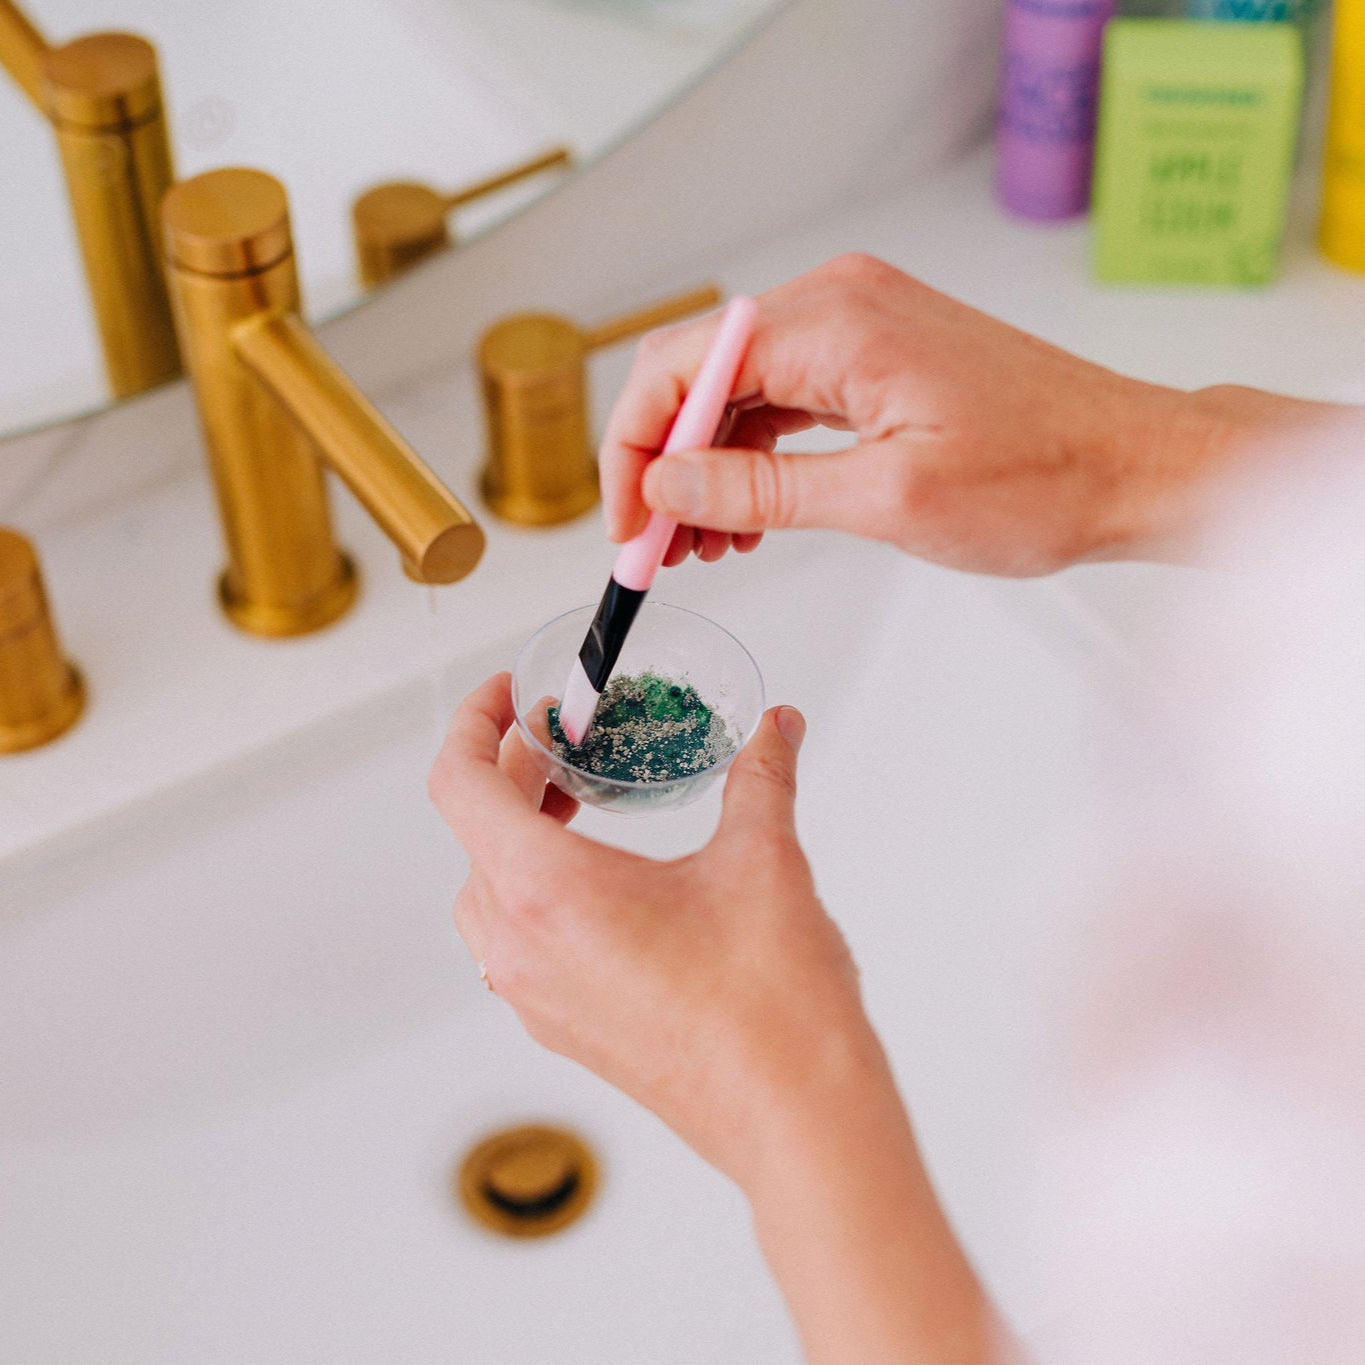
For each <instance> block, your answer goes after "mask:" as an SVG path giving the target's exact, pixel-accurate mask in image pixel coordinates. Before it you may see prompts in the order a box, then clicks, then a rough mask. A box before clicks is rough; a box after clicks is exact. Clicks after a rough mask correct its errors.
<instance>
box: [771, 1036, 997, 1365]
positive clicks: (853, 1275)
mask: <svg viewBox="0 0 1365 1365" xmlns="http://www.w3.org/2000/svg"><path fill="white" fill-rule="evenodd" d="M827 1070H828V1071H831V1072H833V1073H834V1074H826V1075H825V1076H822V1077H819V1078H817V1079H816V1080H815V1081H814V1082H811V1083H809V1084H808V1085H806V1087H805V1088H804V1089H803V1090H802V1092H801V1093H800V1094H799V1095H797V1096H795V1097H794V1099H793V1102H792V1103H791V1104H790V1105H789V1106H788V1108H787V1111H786V1112H785V1113H784V1115H783V1116H782V1118H780V1119H779V1120H778V1122H777V1124H776V1125H775V1131H774V1133H773V1135H772V1138H771V1143H772V1145H771V1147H770V1148H769V1150H768V1152H767V1154H766V1156H765V1159H764V1160H763V1161H762V1162H761V1163H758V1164H757V1165H756V1167H755V1171H754V1174H753V1175H752V1176H751V1177H750V1179H749V1180H748V1181H746V1182H745V1183H746V1193H747V1194H748V1196H749V1199H750V1203H751V1206H752V1208H753V1213H754V1222H755V1227H756V1229H757V1232H758V1237H759V1242H760V1244H761V1246H762V1248H763V1253H764V1255H765V1257H766V1258H767V1261H768V1264H769V1266H770V1267H771V1269H772V1271H773V1274H774V1276H775V1277H776V1279H777V1281H778V1284H779V1285H780V1287H781V1289H782V1292H783V1294H784V1296H785V1298H786V1300H787V1303H788V1306H789V1308H790V1310H791V1313H792V1316H793V1317H794V1319H795V1321H796V1324H797V1328H798V1330H799V1332H800V1334H801V1340H802V1344H803V1346H804V1348H805V1352H806V1358H807V1361H808V1362H809V1365H904V1363H906V1362H914V1363H915V1365H984V1363H985V1362H988V1361H992V1360H994V1359H996V1357H995V1355H994V1354H993V1351H994V1349H995V1347H996V1346H997V1345H998V1344H999V1342H1000V1340H1001V1337H1002V1334H1001V1332H1000V1328H999V1324H998V1322H997V1320H996V1318H995V1316H994V1314H993V1311H992V1309H991V1306H990V1303H989V1301H988V1299H987V1297H986V1295H985V1293H984V1291H983V1290H982V1288H981V1285H980V1283H979V1281H978V1280H977V1278H976V1275H975V1273H974V1272H973V1270H972V1268H971V1266H970V1265H969V1264H968V1262H967V1259H966V1256H965V1255H964V1253H963V1251H962V1249H961V1247H960V1246H959V1244H958V1242H957V1238H956V1237H955V1235H954V1233H953V1231H952V1229H951V1227H950V1226H949V1224H948V1222H947V1219H946V1218H945V1216H944V1214H943V1210H942V1208H941V1207H940V1205H939V1202H938V1199H937V1196H936V1195H935V1193H934V1190H933V1187H932V1185H931V1184H930V1181H929V1178H928V1175H927V1173H926V1171H925V1169H924V1165H923V1162H922V1161H921V1159H920V1154H919V1149H918V1147H917V1145H916V1143H915V1139H914V1135H913V1133H912V1131H911V1127H910V1121H909V1119H908V1117H907V1116H906V1113H905V1110H904V1107H903V1106H902V1104H901V1102H900V1098H899V1096H898V1094H897V1093H896V1089H895V1085H894V1082H893V1080H892V1078H891V1075H890V1072H889V1069H888V1068H887V1066H886V1063H885V1060H884V1057H883V1055H882V1053H881V1050H880V1047H878V1046H877V1045H876V1043H875V1040H872V1041H870V1043H868V1044H867V1045H859V1046H857V1047H855V1048H853V1049H851V1050H850V1052H849V1055H848V1057H847V1058H846V1060H844V1061H843V1062H842V1063H841V1064H840V1065H839V1066H838V1067H837V1068H827Z"/></svg>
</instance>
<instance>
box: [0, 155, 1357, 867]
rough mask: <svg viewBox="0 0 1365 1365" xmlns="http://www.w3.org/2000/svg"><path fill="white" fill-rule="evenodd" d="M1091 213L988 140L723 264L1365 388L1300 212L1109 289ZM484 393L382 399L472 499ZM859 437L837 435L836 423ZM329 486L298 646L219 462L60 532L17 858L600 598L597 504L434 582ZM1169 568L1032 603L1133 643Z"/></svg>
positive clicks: (1342, 306)
mask: <svg viewBox="0 0 1365 1365" xmlns="http://www.w3.org/2000/svg"><path fill="white" fill-rule="evenodd" d="M1087 233H1088V229H1087V227H1086V225H1085V224H1084V223H1077V224H1072V225H1068V226H1064V227H1060V228H1059V227H1047V228H1044V227H1034V226H1030V225H1025V224H1020V223H1018V222H1015V221H1013V220H1010V219H1008V218H1006V217H1004V216H1003V215H1002V214H1000V213H999V212H998V211H997V210H996V209H995V207H994V206H993V204H992V202H991V198H990V192H989V157H988V155H987V154H986V153H984V152H981V153H978V154H975V155H973V156H972V157H970V158H969V159H967V160H966V161H964V162H963V163H961V164H960V165H958V166H955V167H953V168H952V169H950V170H949V171H947V172H945V173H943V174H941V175H939V176H937V177H934V178H932V179H928V180H926V181H925V182H924V183H922V184H920V185H917V186H916V187H914V188H913V189H911V190H908V191H905V192H902V193H899V194H896V195H894V196H892V197H888V198H886V199H884V200H882V201H880V202H877V203H873V204H870V205H867V206H863V207H860V208H858V209H856V210H853V211H849V212H847V213H844V214H841V215H838V216H833V217H830V218H828V219H826V220H824V221H821V222H818V223H812V224H809V225H808V226H806V227H803V228H802V229H801V230H799V231H796V232H793V233H790V234H788V235H786V236H784V237H783V238H781V239H779V240H776V241H773V242H770V243H768V244H766V245H764V246H763V247H762V248H761V249H759V250H755V251H752V252H750V253H748V254H746V255H744V256H742V257H739V258H736V259H733V260H730V261H725V262H720V263H718V267H719V268H718V269H717V270H716V274H717V276H718V277H719V278H720V279H722V280H723V281H724V283H725V284H726V285H727V287H729V288H731V289H734V290H744V291H748V292H753V291H757V290H761V289H764V288H766V287H769V286H771V285H773V284H775V283H777V282H779V281H781V280H783V279H786V278H788V277H790V276H791V275H794V274H796V273H798V272H800V271H802V270H804V269H807V268H809V267H811V266H813V265H815V264H817V263H818V262H820V261H821V260H824V259H826V258H827V257H829V256H831V255H834V254H836V253H838V252H840V251H843V250H848V249H854V248H856V249H859V250H865V251H870V252H873V253H874V254H877V255H880V256H883V257H885V258H886V259H888V260H890V261H892V262H894V263H895V264H897V265H899V266H901V267H903V268H904V269H907V270H910V271H913V272H914V273H916V274H918V275H920V276H921V277H923V278H924V279H926V280H927V281H928V282H929V283H931V284H934V285H936V286H937V287H939V288H942V289H945V290H947V291H948V292H950V293H953V294H955V295H957V296H958V297H961V298H963V299H965V300H966V301H968V302H970V303H972V304H974V305H976V306H978V307H981V308H984V309H986V310H987V311H989V312H992V313H995V314H997V315H998V316H1000V317H1003V318H1005V319H1006V320H1007V321H1010V322H1012V323H1014V324H1016V325H1018V326H1020V327H1023V328H1026V329H1027V330H1029V331H1032V332H1036V333H1037V334H1039V335H1041V336H1043V337H1046V338H1047V339H1049V340H1051V341H1053V342H1055V343H1057V344H1059V345H1061V346H1065V347H1067V348H1068V349H1071V350H1075V351H1077V352H1079V353H1081V354H1083V355H1086V356H1088V357H1090V358H1092V359H1095V360H1097V361H1100V362H1102V363H1105V364H1108V365H1111V366H1113V367H1115V368H1117V369H1121V370H1124V371H1126V372H1129V373H1132V374H1136V375H1139V376H1141V377H1143V378H1146V379H1150V380H1154V381H1159V382H1164V383H1171V384H1177V385H1181V386H1183V387H1196V386H1199V385H1203V384H1209V383H1214V382H1219V381H1237V382H1241V383H1248V384H1253V385H1260V386H1265V387H1271V388H1277V389H1280V390H1283V391H1287V392H1291V393H1296V394H1300V395H1303V396H1309V397H1317V398H1333V399H1343V400H1349V399H1365V333H1362V330H1361V328H1360V326H1359V318H1360V317H1361V316H1362V315H1365V279H1361V278H1356V277H1352V276H1349V275H1345V274H1342V273H1341V272H1338V271H1336V270H1334V269H1333V268H1331V267H1330V266H1328V265H1327V264H1326V263H1324V262H1323V261H1321V260H1320V259H1319V258H1317V257H1316V255H1315V254H1314V252H1313V251H1312V249H1311V245H1310V243H1309V241H1308V240H1307V238H1308V234H1307V231H1306V229H1305V228H1304V227H1303V226H1302V225H1300V226H1299V227H1297V228H1296V229H1295V231H1294V232H1293V233H1292V234H1291V240H1290V244H1289V247H1288V250H1287V253H1286V263H1285V271H1284V275H1283V278H1282V279H1281V281H1280V282H1279V283H1277V284H1276V285H1274V286H1273V287H1271V288H1270V289H1267V290H1265V291H1263V292H1256V293H1231V292H1204V291H1183V290H1166V289H1147V290H1132V289H1116V288H1112V287H1103V288H1102V287H1100V286H1097V285H1096V284H1094V283H1093V282H1091V280H1090V279H1089V276H1088V274H1087V270H1086V243H1087ZM628 361H629V356H628V354H627V353H626V352H625V351H623V350H618V351H616V352H613V353H609V354H607V355H604V356H602V357H601V358H599V359H597V360H595V361H594V363H593V377H594V390H595V392H594V404H595V408H596V416H597V419H598V424H599V426H600V423H601V420H602V419H603V418H604V416H605V413H606V411H607V409H608V407H609V405H610V401H611V398H612V396H613V394H614V393H615V392H616V390H617V389H618V388H619V385H620V383H621V382H622V379H623V377H624V373H625V368H626V366H627V364H628ZM476 401H477V400H476V394H475V384H474V377H473V374H472V372H471V371H470V370H469V369H468V367H466V369H465V370H464V371H463V372H461V373H459V374H456V375H452V376H450V377H449V378H447V379H445V380H444V381H443V382H439V383H427V384H423V385H417V386H414V387H412V388H410V389H407V390H405V391H402V392H398V393H395V394H392V395H386V396H384V407H385V410H386V412H387V413H388V415H389V416H390V417H391V418H392V419H393V420H394V421H395V423H396V424H397V425H398V426H399V428H400V429H401V430H402V431H403V432H404V434H405V435H406V436H407V437H408V438H409V439H410V440H412V442H413V443H414V445H415V446H416V447H417V449H418V450H420V451H422V452H423V454H424V456H426V458H428V459H429V460H430V462H431V463H432V465H433V467H435V468H436V470H437V472H438V473H439V474H440V475H441V476H442V477H444V478H446V479H447V480H448V481H449V482H450V484H451V486H452V488H454V489H455V490H456V491H457V492H458V493H459V494H460V495H461V496H462V497H465V498H467V499H469V500H470V502H471V505H475V506H477V499H476V496H475V493H474V487H475V481H476V473H477V468H478V465H479V463H480V460H481V455H482V452H481V443H482V431H481V422H480V419H479V417H478V413H477V408H476ZM803 439H806V440H807V441H809V438H803ZM844 439H845V438H843V437H841V436H836V435H834V434H832V433H831V434H830V439H829V440H828V442H827V444H828V445H831V446H834V445H837V444H839V443H840V442H842V441H843V440H844ZM69 472H70V471H69ZM74 476H77V477H78V471H77V473H76V475H74ZM335 505H336V508H337V512H338V522H339V525H340V529H341V537H342V539H343V541H344V543H345V544H346V545H348V546H349V547H350V548H352V549H353V550H355V551H356V552H357V553H358V556H359V559H360V562H361V565H362V571H363V574H364V584H365V587H364V593H363V596H362V599H361V603H360V606H359V608H358V609H357V610H356V611H355V612H354V613H353V614H352V615H351V616H350V617H349V618H348V619H346V620H345V621H343V622H341V623H340V624H339V625H337V626H336V627H334V628H333V629H331V630H328V631H325V632H323V633H321V634H318V635H316V636H313V637H309V638H306V639H302V640H296V641H290V642H282V643H281V642H270V641H259V640H255V639H252V638H250V637H247V636H244V635H241V634H238V633H237V632H235V631H234V630H232V629H231V628H230V627H228V626H227V625H226V623H225V622H224V621H223V620H222V619H221V617H220V616H219V614H218V611H217V608H216V606H215V605H214V602H213V593H212V585H213V580H214V577H215V575H216V573H217V572H218V569H219V567H220V557H221V551H220V548H219V540H218V530H217V527H216V524H215V519H214V513H213V510H212V506H211V499H210V495H209V489H208V485H207V480H206V478H205V477H204V476H203V475H202V474H195V475H193V476H192V477H187V478H180V479H178V480H176V481H174V482H171V483H167V484H163V485H161V486H158V487H154V488H151V489H149V490H145V491H143V492H140V493H137V494H134V495H132V496H129V497H127V498H126V499H124V500H123V501H121V502H118V503H116V504H113V505H111V506H109V507H108V509H107V510H105V511H103V512H101V513H100V514H98V515H96V516H93V517H91V518H88V519H85V520H80V521H76V522H73V523H72V524H70V525H68V526H66V527H65V528H63V529H60V530H57V531H54V532H53V533H51V534H49V535H48V536H47V537H45V539H44V541H43V544H42V551H43V558H44V564H45V570H46V574H47V579H48V583H49V589H50V591H51V594H52V596H53V598H54V601H55V604H56V610H57V613H58V619H59V624H60V628H61V630H62V633H63V637H64V639H65V641H66V644H67V647H68V649H69V651H70V653H71V655H72V657H73V658H74V659H75V660H76V661H77V662H78V663H79V664H80V665H81V666H82V667H83V669H84V670H85V673H86V676H87V680H88V683H89V688H90V698H91V700H90V705H89V710H88V713H87V715H86V717H85V718H84V719H83V721H82V722H81V724H80V725H79V726H77V727H76V728H75V729H74V730H73V731H72V732H70V734H69V735H68V736H67V737H65V738H64V739H63V740H61V741H60V742H58V743H56V744H53V745H51V746H48V747H47V748H44V749H40V750H37V751H35V752H33V753H29V754H25V755H18V756H14V757H10V758H6V759H5V760H4V761H3V763H0V858H4V857H7V856H12V855H15V854H18V853H20V852H21V851H23V850H26V849H31V848H35V847H37V846H39V845H42V844H45V843H47V842H48V841H50V840H52V839H53V838H55V837H58V836H60V835H62V834H63V833H66V832H69V831H71V830H73V829H75V828H77V827H80V826H82V825H86V824H88V823H89V822H91V821H95V820H98V819H99V818H100V817H101V816H102V815H105V814H108V813H110V812H112V811H116V810H120V809H126V808H128V807H129V806H132V805H136V803H138V802H139V801H141V800H143V799H145V798H147V797H149V796H151V795H153V794H155V793H157V792H161V791H164V790H166V789H167V788H169V787H173V786H174V785H175V784H176V783H179V782H183V781H186V780H190V779H192V778H194V777H195V776H196V775H197V774H200V773H203V772H206V771H207V770H209V769H211V768H213V767H214V766H216V765H219V764H222V763H224V762H229V761H231V760H233V759H235V758H239V757H241V756H243V755H246V754H250V753H253V752H256V751H258V750H260V749H261V748H263V747H265V746H268V745H270V744H272V743H275V742H277V741H279V740H280V739H282V738H284V737H285V736H287V735H289V734H290V733H293V732H296V731H297V730H299V729H301V728H303V727H306V726H309V725H311V724H313V723H315V722H318V721H320V720H323V719H324V718H326V717H328V716H335V715H337V714H339V713H341V712H343V711H345V710H346V709H347V708H349V707H352V706H355V705H358V704H360V703H362V702H365V701H367V700H373V699H374V698H376V697H378V696H381V695H383V694H384V693H385V692H386V691H388V690H390V689H394V688H399V687H403V686H410V685H413V684H414V683H416V682H418V681H420V679H422V678H423V677H424V676H430V675H432V674H433V673H434V672H436V671H439V670H441V669H443V668H449V667H450V666H452V664H453V663H455V662H456V661H458V660H460V659H468V658H474V657H480V658H482V657H489V658H493V659H497V658H505V659H506V660H508V661H510V650H511V648H512V646H513V644H514V643H515V642H516V641H517V640H519V639H520V638H522V637H524V636H525V635H526V634H528V633H529V632H530V631H531V630H532V629H533V628H534V627H535V626H536V625H537V624H538V623H539V622H540V621H542V620H544V619H546V618H547V617H549V616H550V615H553V614H555V613H556V612H558V611H560V610H562V609H564V608H566V607H568V606H572V605H577V604H579V603H581V602H586V601H589V600H592V599H594V598H595V597H596V595H597V593H598V591H599V590H600V583H601V582H602V581H603V579H604V576H605V573H606V570H607V567H608V564H609V558H610V555H609V550H608V547H607V546H606V544H605V542H604V540H603V538H602V536H601V533H600V528H599V526H598V523H597V519H596V518H595V517H592V516H589V517H586V518H583V519H582V520H580V521H579V522H578V523H576V524H574V525H572V526H569V527H566V528H561V529H558V530H555V531H550V532H528V531H519V530H515V529H510V528H504V527H501V526H499V525H498V524H497V523H496V522H495V521H494V520H493V518H492V517H491V516H490V515H488V514H486V513H485V514H484V521H485V525H486V526H487V528H488V530H489V532H490V540H489V549H488V554H487V556H486V558H485V560H484V562H483V564H482V565H481V566H480V568H479V569H478V570H477V572H476V573H475V575H474V576H473V577H472V578H470V579H468V580H466V581H465V582H464V583H462V584H459V585H456V586H455V587H453V588H450V589H444V590H438V591H436V592H435V593H430V594H429V593H428V592H426V591H424V590H422V589H417V588H414V587H413V585H411V584H410V583H408V582H407V581H406V580H405V579H404V578H403V577H402V575H401V574H400V572H399V570H398V566H397V561H396V557H395V555H394V554H393V552H392V551H391V549H390V547H389V546H388V545H387V543H386V542H384V540H383V539H382V537H381V536H380V535H379V534H378V533H377V532H376V531H375V530H374V528H373V527H372V526H371V525H370V524H369V523H368V520H367V518H366V517H365V516H364V514H363V513H362V512H361V511H360V510H359V509H358V508H357V507H356V505H355V504H354V502H353V501H352V500H351V499H350V497H349V496H348V495H347V494H345V492H344V491H342V490H338V491H337V494H336V497H335ZM791 539H792V543H791V544H790V545H786V546H772V547H769V548H767V549H765V551H764V552H763V554H762V555H761V556H760V557H758V558H755V559H752V560H748V561H738V562H736V563H735V564H732V565H729V566H727V567H726V568H725V569H723V570H708V569H704V568H702V566H698V565H693V566H691V567H690V568H689V569H688V570H686V571H682V572H685V573H687V574H690V575H693V576H695V575H696V574H698V573H711V574H716V575H722V574H723V575H724V577H725V580H726V581H727V582H728V581H730V580H731V579H733V578H734V577H735V576H736V575H743V574H751V573H763V572H766V573H771V572H776V571H778V569H779V567H780V565H781V564H782V562H783V560H784V558H785V557H786V556H787V555H797V554H804V553H806V551H805V549H804V546H805V544H806V542H805V540H804V539H802V540H800V541H799V543H798V540H797V538H791ZM1161 572H1162V571H1159V570H1147V569H1142V568H1137V567H1132V566H1106V567H1102V568H1094V569H1085V570H1076V571H1072V572H1071V573H1069V574H1067V575H1063V576H1061V577H1060V578H1059V579H1057V580H1054V582H1053V590H1052V591H1051V592H1050V594H1046V595H1042V596H1040V595H1039V594H1036V593H1030V594H1026V595H1025V594H1021V595H1019V600H1020V601H1021V603H1022V602H1024V601H1025V600H1027V602H1028V603H1029V604H1030V605H1029V607H1028V609H1029V610H1031V611H1035V612H1036V611H1038V610H1039V604H1040V603H1041V602H1043V601H1048V602H1051V604H1052V606H1051V607H1049V608H1048V610H1049V612H1051V613H1052V617H1053V619H1052V623H1051V627H1050V628H1062V629H1065V630H1068V631H1074V632H1079V637H1078V638H1080V637H1083V638H1085V639H1086V640H1087V641H1088V642H1089V643H1088V645H1087V648H1092V649H1094V650H1095V651H1096V652H1097V654H1104V653H1105V652H1106V651H1108V652H1109V654H1110V655H1111V656H1112V657H1113V658H1118V657H1120V656H1121V653H1122V648H1123V642H1122V639H1121V638H1120V636H1119V635H1116V634H1115V631H1114V629H1113V627H1115V625H1119V626H1121V625H1122V624H1123V620H1122V617H1123V613H1124V612H1126V611H1127V610H1128V607H1127V605H1125V604H1129V603H1131V602H1132V600H1133V599H1134V597H1135V596H1138V597H1140V596H1141V592H1142V589H1143V585H1144V584H1145V583H1146V582H1147V581H1148V579H1149V577H1150V576H1151V575H1153V574H1157V575H1159V574H1160V573H1161ZM675 581H678V582H681V581H682V580H681V579H677V580H675ZM715 581H716V583H717V584H718V583H720V582H721V578H720V577H717V578H716V579H715ZM1000 590H1001V591H1002V592H1009V591H1011V589H1010V588H1009V587H1008V585H1001V587H1000ZM432 601H434V602H435V603H436V607H435V609H434V611H433V609H432V607H431V606H430V605H429V603H430V602H432ZM1059 623H1062V624H1061V625H1060V627H1059ZM500 651H501V653H500Z"/></svg>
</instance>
